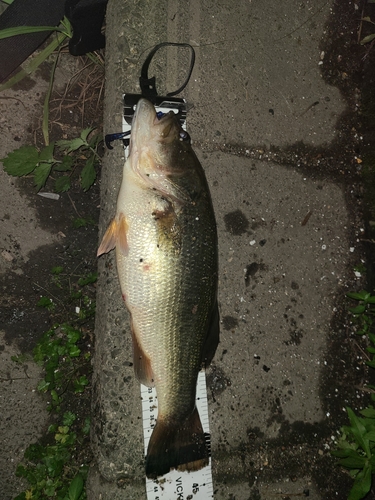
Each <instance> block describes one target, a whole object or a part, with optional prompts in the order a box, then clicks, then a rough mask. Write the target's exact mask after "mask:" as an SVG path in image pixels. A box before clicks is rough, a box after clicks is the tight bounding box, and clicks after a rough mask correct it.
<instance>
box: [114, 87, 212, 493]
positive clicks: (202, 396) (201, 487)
mask: <svg viewBox="0 0 375 500" xmlns="http://www.w3.org/2000/svg"><path fill="white" fill-rule="evenodd" d="M128 97H129V98H130V99H128V102H127V96H126V95H125V96H124V114H123V120H122V130H123V132H128V131H130V129H131V125H130V123H129V121H130V119H129V115H131V114H132V113H133V112H134V109H133V105H132V104H131V101H132V96H131V95H129V96H128ZM139 97H140V96H139ZM173 101H182V100H181V99H173V98H172V99H168V100H165V101H164V102H162V103H161V105H160V106H157V105H156V106H155V109H156V111H157V112H158V111H161V112H162V113H168V112H169V111H173V112H176V111H177V110H178V109H180V111H181V107H179V108H176V107H175V106H174V105H173V104H172V102H173ZM129 102H130V104H129ZM170 103H171V104H172V106H171V107H169V104H170ZM182 103H183V109H182V114H183V117H184V121H183V123H182V128H183V129H184V130H186V119H185V118H186V109H185V103H184V101H182ZM179 106H180V105H179ZM125 117H127V119H126V118H125ZM128 154H129V148H128V147H126V148H125V158H127V157H128ZM141 397H142V421H143V436H144V449H145V456H146V454H147V447H148V442H149V440H150V436H151V434H152V431H153V428H154V427H155V424H156V419H157V417H158V398H157V395H156V390H155V388H153V387H152V388H151V387H146V386H144V385H141ZM196 406H197V410H198V413H199V416H200V419H201V423H202V428H203V432H204V433H205V434H206V435H207V436H209V433H210V428H209V418H208V401H207V389H206V373H205V371H204V370H201V371H200V372H199V374H198V380H197V392H196ZM208 444H209V443H208ZM146 491H147V500H209V499H210V498H213V497H214V492H213V484H212V468H211V457H210V458H209V463H208V465H207V466H206V467H204V468H203V469H201V470H198V471H194V472H179V471H177V470H172V471H170V472H169V473H168V474H165V475H164V476H162V477H160V478H158V479H148V478H147V477H146Z"/></svg>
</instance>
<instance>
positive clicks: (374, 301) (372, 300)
mask: <svg viewBox="0 0 375 500" xmlns="http://www.w3.org/2000/svg"><path fill="white" fill-rule="evenodd" d="M367 303H368V304H375V295H371V297H370V298H369V299H368V300H367Z"/></svg>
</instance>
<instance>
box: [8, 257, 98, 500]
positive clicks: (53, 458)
mask: <svg viewBox="0 0 375 500" xmlns="http://www.w3.org/2000/svg"><path fill="white" fill-rule="evenodd" d="M51 275H52V276H51V282H52V283H53V284H54V285H55V286H56V287H57V288H59V289H60V290H62V291H63V292H66V295H67V298H66V300H65V301H64V303H66V304H68V305H69V307H68V308H67V309H66V310H67V311H68V315H69V317H70V322H69V323H68V322H65V323H62V324H56V325H54V326H53V327H52V328H50V329H49V330H48V331H47V332H45V333H44V334H43V336H42V337H41V339H40V340H39V341H38V343H37V345H36V347H35V349H34V351H33V358H34V361H35V362H36V363H38V364H39V365H40V366H42V367H43V369H44V377H43V379H42V380H41V381H40V382H39V384H38V390H39V391H40V392H41V393H43V394H45V395H46V398H47V401H48V403H47V405H48V406H47V409H48V410H49V411H50V413H51V419H52V422H53V423H52V425H50V426H49V428H48V433H47V435H46V436H44V438H43V440H42V441H39V442H38V443H34V444H32V445H30V446H29V447H28V448H27V449H26V451H25V454H24V459H23V460H22V463H20V464H19V465H18V467H17V470H16V475H17V476H19V477H23V478H25V479H26V480H27V481H28V483H29V487H28V489H27V490H26V491H24V492H22V493H21V494H20V495H18V496H17V497H16V498H15V500H29V499H31V500H39V499H40V500H42V499H43V500H44V499H46V498H51V499H57V500H85V499H86V493H85V481H86V477H87V472H88V465H87V462H86V465H82V463H85V458H86V454H87V451H83V450H85V447H86V450H87V446H88V435H89V432H90V418H89V417H86V416H82V415H81V416H79V415H77V414H76V413H73V412H72V411H70V409H71V408H73V409H74V411H76V410H75V408H77V406H76V405H75V402H76V399H77V398H82V395H83V393H84V392H85V390H86V389H87V387H88V386H89V384H90V374H91V364H90V360H91V355H90V352H88V350H87V349H86V350H85V349H84V347H85V344H84V335H85V333H84V332H85V329H84V326H83V324H84V323H86V322H87V318H89V317H91V316H92V315H93V314H94V312H95V300H94V299H93V298H90V297H89V296H88V295H87V294H86V293H85V292H84V290H85V287H88V286H90V285H92V284H93V283H95V282H96V280H97V273H95V272H90V273H87V274H85V275H81V276H75V278H76V279H75V281H72V277H73V276H71V275H69V274H67V273H65V272H64V268H63V267H62V266H55V267H53V268H52V269H51ZM91 291H92V289H91ZM87 293H89V291H87ZM59 304H60V302H59ZM61 304H63V302H62V301H61ZM72 304H73V305H74V306H75V308H73V310H72ZM76 304H80V306H77V305H76ZM37 305H38V306H40V307H44V308H47V309H48V310H50V311H51V312H53V314H61V313H62V312H63V311H65V309H64V308H63V309H62V310H61V311H59V309H60V308H58V307H57V304H55V302H53V301H52V300H51V299H50V298H49V297H45V296H43V297H41V298H40V300H39V301H38V303H37ZM77 308H78V309H79V313H77ZM73 311H75V313H74V312H73ZM82 320H84V321H82ZM14 361H15V362H17V363H22V362H24V359H23V358H22V357H15V358H14ZM83 397H84V396H83ZM81 453H83V454H84V458H83V459H82V457H81V456H80V454H81Z"/></svg>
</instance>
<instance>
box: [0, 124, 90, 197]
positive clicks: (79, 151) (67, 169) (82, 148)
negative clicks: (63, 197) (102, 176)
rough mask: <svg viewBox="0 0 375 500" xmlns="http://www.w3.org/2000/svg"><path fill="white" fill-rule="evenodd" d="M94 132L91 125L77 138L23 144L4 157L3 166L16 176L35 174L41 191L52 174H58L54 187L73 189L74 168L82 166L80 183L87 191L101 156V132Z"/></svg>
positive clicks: (61, 190)
mask: <svg viewBox="0 0 375 500" xmlns="http://www.w3.org/2000/svg"><path fill="white" fill-rule="evenodd" d="M92 132H93V129H92V128H86V129H84V130H83V131H82V132H81V135H80V137H78V138H75V139H70V140H61V141H57V142H51V143H50V144H49V145H48V146H45V147H44V148H43V149H41V150H39V149H37V148H36V147H34V146H21V147H20V148H19V149H16V150H14V151H12V152H11V153H9V154H8V156H7V157H6V158H3V159H2V160H1V161H2V162H3V164H4V170H5V172H7V173H8V174H9V175H13V176H16V177H23V176H25V175H30V174H33V176H34V184H35V187H36V189H37V190H38V191H39V190H40V189H41V188H42V187H43V186H44V185H45V184H46V182H47V179H48V177H49V176H51V177H53V176H56V175H57V177H56V178H55V186H54V187H55V191H56V192H58V193H63V192H65V191H68V190H69V189H70V186H71V177H72V174H73V172H75V171H76V170H77V169H79V168H81V172H80V182H81V186H82V189H83V190H84V191H87V190H88V189H89V188H90V187H91V186H92V185H93V184H94V182H95V179H96V170H95V165H96V164H97V163H98V162H99V160H100V157H99V155H98V153H97V150H98V145H99V142H100V136H99V135H94V134H92ZM59 174H61V175H59Z"/></svg>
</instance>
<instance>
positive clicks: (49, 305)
mask: <svg viewBox="0 0 375 500" xmlns="http://www.w3.org/2000/svg"><path fill="white" fill-rule="evenodd" d="M36 305H37V306H39V307H45V308H46V309H53V308H54V306H55V305H54V303H53V302H52V300H51V299H50V298H48V297H40V299H39V300H38V302H37V304H36Z"/></svg>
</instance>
